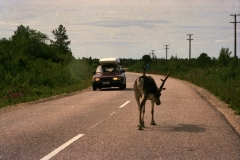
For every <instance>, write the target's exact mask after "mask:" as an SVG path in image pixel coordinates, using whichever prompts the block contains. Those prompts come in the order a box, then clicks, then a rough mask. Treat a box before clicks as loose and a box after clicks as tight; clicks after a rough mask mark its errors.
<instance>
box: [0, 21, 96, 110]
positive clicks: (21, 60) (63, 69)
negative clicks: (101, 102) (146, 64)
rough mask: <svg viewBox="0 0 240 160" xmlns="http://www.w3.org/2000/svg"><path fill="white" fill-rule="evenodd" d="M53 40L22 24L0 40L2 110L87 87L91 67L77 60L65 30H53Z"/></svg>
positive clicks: (0, 95)
mask: <svg viewBox="0 0 240 160" xmlns="http://www.w3.org/2000/svg"><path fill="white" fill-rule="evenodd" d="M52 34H53V35H54V40H51V39H49V37H48V36H47V35H46V34H44V33H41V32H39V31H36V30H34V29H31V28H30V27H29V26H23V25H20V26H18V27H17V30H16V31H14V34H13V35H12V36H11V37H10V38H8V39H7V38H2V39H0V77H1V79H0V107H2V106H6V105H11V104H15V103H20V102H28V101H32V100H36V99H40V98H44V97H48V96H52V95H56V94H61V93H66V92H72V91H75V90H79V89H82V88H86V87H87V86H89V85H90V82H91V78H90V77H91V74H89V73H91V70H92V69H91V66H90V65H88V62H87V61H86V60H82V59H75V58H74V56H73V54H72V52H71V49H70V48H69V45H70V44H71V41H70V40H69V38H68V35H67V34H66V28H65V27H64V26H63V25H59V27H58V28H57V29H53V30H52Z"/></svg>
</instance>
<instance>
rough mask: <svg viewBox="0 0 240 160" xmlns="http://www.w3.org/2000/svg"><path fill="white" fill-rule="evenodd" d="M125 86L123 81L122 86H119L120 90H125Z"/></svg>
mask: <svg viewBox="0 0 240 160" xmlns="http://www.w3.org/2000/svg"><path fill="white" fill-rule="evenodd" d="M123 88H124V86H123V83H122V82H121V84H120V86H119V89H120V90H123Z"/></svg>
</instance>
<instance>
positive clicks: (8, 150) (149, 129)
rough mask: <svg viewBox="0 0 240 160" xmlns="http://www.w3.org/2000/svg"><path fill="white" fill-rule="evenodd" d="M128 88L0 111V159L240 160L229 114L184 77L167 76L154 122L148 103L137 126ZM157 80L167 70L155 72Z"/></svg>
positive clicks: (129, 82) (131, 79)
mask: <svg viewBox="0 0 240 160" xmlns="http://www.w3.org/2000/svg"><path fill="white" fill-rule="evenodd" d="M126 75H127V89H126V90H122V91H121V90H118V89H103V90H97V91H92V90H88V91H85V92H82V93H79V94H75V95H72V96H67V97H63V98H59V99H54V100H50V101H45V102H42V103H36V104H27V105H25V106H23V107H20V108H18V109H16V108H15V109H12V110H7V111H4V112H3V111H2V112H0V132H1V134H0V160H8V159H9V160H15V159H16V160H28V159H29V160H34V159H42V160H47V159H56V160H59V159H64V160H65V159H80V160H81V159H83V160H85V159H104V160H107V159H109V160H111V159H124V160H125V159H134V160H138V159H139V160H140V159H149V160H150V159H151V160H152V159H161V160H165V159H167V160H168V159H169V160H170V159H171V160H173V159H231V160H239V159H240V138H239V135H238V134H237V133H236V132H235V130H234V129H233V128H232V127H231V126H230V125H229V123H228V122H227V121H226V119H225V118H224V116H223V115H222V114H221V113H220V112H219V111H217V110H216V109H215V108H213V107H212V106H211V105H210V104H209V103H208V101H206V100H205V99H204V98H202V96H201V95H199V94H198V92H197V91H196V90H194V89H193V88H192V87H190V86H189V85H188V84H187V83H185V82H183V81H180V80H177V79H173V78H171V77H170V78H169V79H168V80H167V82H166V83H165V87H166V90H165V91H163V92H162V96H161V101H162V104H161V105H160V106H155V122H156V123H157V125H156V126H151V125H150V120H151V114H150V102H147V104H146V105H147V106H146V114H145V123H146V128H144V130H143V131H139V130H138V129H137V125H138V110H137V104H136V102H135V98H134V94H133V83H134V80H135V79H136V78H137V77H138V76H139V74H136V73H126ZM151 76H152V77H153V78H154V79H155V80H156V83H157V84H158V85H160V83H161V81H160V78H164V77H163V76H156V75H151Z"/></svg>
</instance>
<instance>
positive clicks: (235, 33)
mask: <svg viewBox="0 0 240 160" xmlns="http://www.w3.org/2000/svg"><path fill="white" fill-rule="evenodd" d="M230 16H234V22H230V23H234V57H235V58H236V57H237V23H240V22H237V16H240V14H238V15H236V14H230Z"/></svg>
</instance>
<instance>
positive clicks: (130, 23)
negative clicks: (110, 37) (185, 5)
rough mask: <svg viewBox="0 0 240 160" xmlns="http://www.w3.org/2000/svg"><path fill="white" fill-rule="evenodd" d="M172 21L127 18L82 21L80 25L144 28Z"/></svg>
mask: <svg viewBox="0 0 240 160" xmlns="http://www.w3.org/2000/svg"><path fill="white" fill-rule="evenodd" d="M162 23H170V22H169V21H165V20H125V19H107V20H101V21H95V22H88V23H81V24H80V25H90V26H99V27H111V28H118V27H144V28H153V27H157V26H158V24H162Z"/></svg>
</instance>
